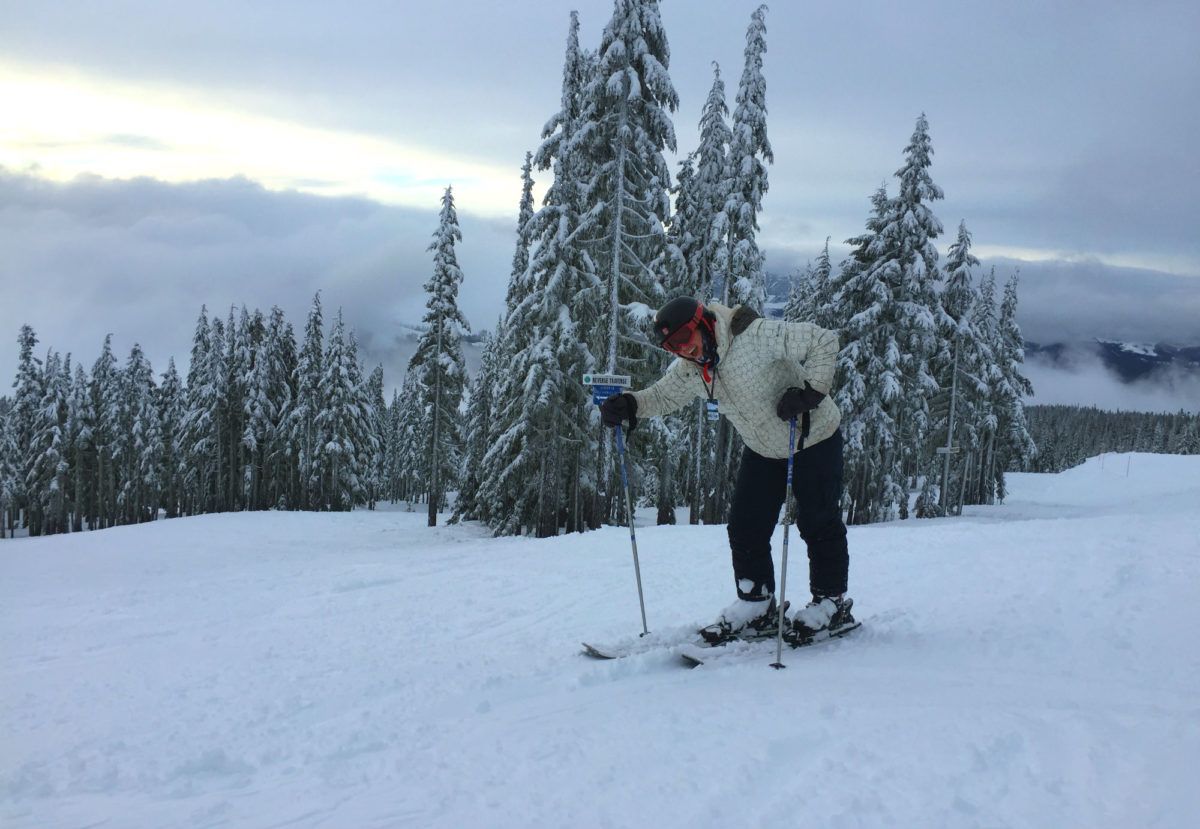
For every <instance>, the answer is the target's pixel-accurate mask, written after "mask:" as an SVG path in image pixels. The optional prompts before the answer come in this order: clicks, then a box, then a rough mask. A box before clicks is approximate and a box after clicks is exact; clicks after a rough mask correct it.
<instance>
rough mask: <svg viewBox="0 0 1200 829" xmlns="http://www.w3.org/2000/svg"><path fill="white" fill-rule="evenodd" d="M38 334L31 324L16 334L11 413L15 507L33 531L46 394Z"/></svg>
mask: <svg viewBox="0 0 1200 829" xmlns="http://www.w3.org/2000/svg"><path fill="white" fill-rule="evenodd" d="M37 342H38V340H37V334H35V333H34V331H33V328H31V327H30V326H28V325H22V326H21V332H20V334H19V335H18V337H17V345H18V348H19V351H18V357H17V377H16V380H14V381H13V399H12V409H11V414H10V415H9V416H10V418H11V419H12V434H13V438H14V441H15V443H16V446H17V453H18V456H17V460H16V462H15V464H14V466H15V474H14V487H13V490H14V491H13V509H14V510H16V511H17V512H18V514H20V513H21V512H24V518H23V519H21V518H20V516H19V517H18V521H21V520H23V522H24V524H25V526H28V527H29V528H30V531H31V532H32V531H33V525H32V524H31V523H30V521H29V512H30V506H31V500H32V495H31V493H30V492H29V490H28V489H27V488H26V484H25V482H26V481H27V480H28V478H29V476H30V474H31V472H32V469H33V464H34V462H35V461H36V458H35V457H34V455H33V452H32V449H31V447H32V446H33V441H34V437H35V435H36V434H37V430H38V428H39V422H40V412H41V408H42V397H43V395H44V394H45V388H44V375H43V369H42V361H41V360H40V359H38V358H37V357H35V356H34V354H33V349H34V348H35V347H36V346H37Z"/></svg>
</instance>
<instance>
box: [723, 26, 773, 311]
mask: <svg viewBox="0 0 1200 829" xmlns="http://www.w3.org/2000/svg"><path fill="white" fill-rule="evenodd" d="M766 15H767V7H766V6H759V7H758V9H757V10H755V12H754V14H753V15H751V17H750V26H749V27H748V28H747V30H746V49H745V65H744V67H743V69H742V78H741V81H740V82H739V84H738V92H737V97H736V99H735V101H736V105H735V106H734V108H733V126H732V131H731V133H732V134H731V138H730V145H729V165H728V172H727V176H728V178H729V188H728V189H729V196H728V199H727V200H726V202H725V214H726V217H727V222H728V230H727V234H726V248H725V251H726V255H727V256H728V260H727V261H728V264H727V265H725V267H723V268H721V269H722V270H724V271H726V272H727V273H728V279H727V280H726V285H727V288H726V293H725V300H726V304H728V305H747V306H749V307H751V308H753V309H754V310H755V311H758V312H759V313H762V311H763V306H764V304H765V303H766V282H765V275H764V272H763V264H764V257H763V254H762V251H761V250H760V249H759V247H758V240H757V235H758V214H759V212H760V211H761V210H762V199H763V196H764V195H766V193H767V168H766V162H773V161H774V160H775V156H774V154H773V153H772V152H771V143H770V141H768V140H767V82H766V79H765V78H764V77H763V73H762V68H763V54H764V53H765V52H766V51H767V39H766V35H767V20H766Z"/></svg>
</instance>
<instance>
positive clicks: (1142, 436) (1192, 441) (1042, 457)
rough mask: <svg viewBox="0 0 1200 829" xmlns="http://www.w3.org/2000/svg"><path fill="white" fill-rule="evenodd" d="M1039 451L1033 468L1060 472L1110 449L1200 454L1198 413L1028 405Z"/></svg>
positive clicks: (1171, 453) (1027, 466)
mask: <svg viewBox="0 0 1200 829" xmlns="http://www.w3.org/2000/svg"><path fill="white" fill-rule="evenodd" d="M1026 416H1027V418H1028V420H1029V431H1030V433H1031V434H1032V435H1033V438H1034V440H1036V441H1037V445H1038V453H1037V455H1036V456H1035V457H1034V458H1032V459H1031V460H1030V462H1029V463H1028V464H1027V465H1026V466H1025V467H1024V469H1025V470H1026V471H1029V472H1061V471H1063V470H1064V469H1070V468H1071V467H1073V466H1078V465H1079V464H1081V463H1083V462H1084V461H1085V460H1087V459H1088V458H1094V457H1096V456H1097V455H1102V454H1104V453H1106V452H1152V453H1157V454H1167V455H1200V415H1197V414H1189V413H1188V412H1184V411H1180V412H1178V413H1176V414H1151V413H1146V412H1112V411H1103V410H1101V409H1097V408H1095V407H1082V406H1030V407H1029V408H1028V409H1026Z"/></svg>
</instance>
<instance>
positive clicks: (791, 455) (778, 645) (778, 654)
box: [771, 417, 796, 670]
mask: <svg viewBox="0 0 1200 829" xmlns="http://www.w3.org/2000/svg"><path fill="white" fill-rule="evenodd" d="M795 450H796V418H794V417H793V418H792V419H791V422H790V428H789V429H788V473H787V489H785V490H784V492H783V502H784V504H785V505H786V507H787V508H786V509H785V510H784V511H783V514H784V519H783V569H782V572H781V578H780V580H779V631H778V633H777V634H776V635H777V637H778V638H777V639H776V642H775V661H774V662H772V663H771V667H772V668H775V669H776V670H779V669H780V668H786V667H787V665H784V664H783V622H784V615H783V609H784V607H785V604H784V601H783V600H784V597H785V596H787V550H788V530H789V529H790V525H791V523H792V463H793V462H794V461H795V457H796V451H795Z"/></svg>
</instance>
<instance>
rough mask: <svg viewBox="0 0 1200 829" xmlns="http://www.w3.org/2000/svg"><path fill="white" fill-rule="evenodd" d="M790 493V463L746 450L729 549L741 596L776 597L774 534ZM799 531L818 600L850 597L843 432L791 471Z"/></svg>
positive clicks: (805, 452)
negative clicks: (772, 558)
mask: <svg viewBox="0 0 1200 829" xmlns="http://www.w3.org/2000/svg"><path fill="white" fill-rule="evenodd" d="M786 489H787V459H786V458H764V457H763V456H762V455H759V454H758V453H757V452H752V451H750V449H746V450H745V452H744V453H743V454H742V466H741V468H740V469H739V470H738V476H737V485H736V487H735V488H734V490H733V505H732V506H731V508H730V511H729V548H730V549H731V550H732V551H733V577H734V581H735V582H736V583H737V589H738V596H740V597H741V598H743V599H751V600H753V599H759V598H763V597H765V596H772V595H774V593H775V565H774V562H773V561H772V560H771V534H772V532H774V530H775V525H776V523H777V522H778V521H779V508H780V507H782V506H783V499H784V497H785V495H786V492H785V490H786ZM792 494H793V496H794V497H795V499H796V526H797V527H798V528H799V529H800V537H801V538H803V539H804V542H805V544H806V545H807V546H808V580H809V587H810V588H811V590H812V592H813V594H814V595H818V596H839V595H841V594H842V593H845V592H846V578H847V573H848V571H849V568H850V556H849V554H848V552H847V550H846V525H845V523H843V521H842V509H841V497H842V430H841V429H838V430H837V431H836V432H834V433H833V435H832V436H830V437H828V438H826V439H825V440H823V441H821V442H820V443H817V444H814V445H813V446H808V447H805V448H804V449H801V450H800V451H799V452H797V453H796V455H795V461H794V466H793V469H792Z"/></svg>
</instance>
